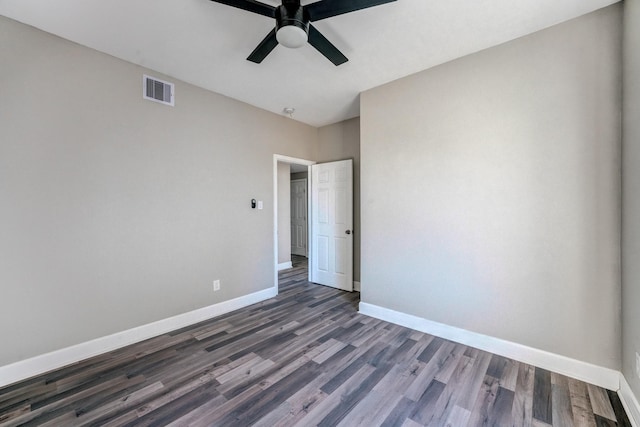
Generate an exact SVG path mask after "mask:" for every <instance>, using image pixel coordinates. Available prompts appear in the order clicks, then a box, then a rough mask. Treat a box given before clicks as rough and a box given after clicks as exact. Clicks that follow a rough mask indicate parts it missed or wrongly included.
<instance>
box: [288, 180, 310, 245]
mask: <svg viewBox="0 0 640 427" xmlns="http://www.w3.org/2000/svg"><path fill="white" fill-rule="evenodd" d="M291 253H292V254H293V255H302V256H307V180H306V179H294V180H292V181H291Z"/></svg>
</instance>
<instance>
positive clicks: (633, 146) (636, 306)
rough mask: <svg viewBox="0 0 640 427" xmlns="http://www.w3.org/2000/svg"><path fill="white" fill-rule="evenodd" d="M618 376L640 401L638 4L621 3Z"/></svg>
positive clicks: (639, 2)
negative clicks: (639, 367) (639, 363)
mask: <svg viewBox="0 0 640 427" xmlns="http://www.w3.org/2000/svg"><path fill="white" fill-rule="evenodd" d="M623 46H624V52H623V58H624V70H623V71H624V72H623V75H624V92H623V93H624V96H623V112H624V120H623V147H622V152H623V154H624V156H623V159H624V160H623V186H622V188H623V221H622V254H623V256H622V313H623V318H622V373H623V374H624V376H625V378H626V380H627V382H628V383H629V385H630V386H631V388H632V390H633V391H634V393H635V395H636V397H638V398H640V380H639V379H638V377H637V376H636V371H635V365H636V361H635V353H636V352H640V51H638V46H640V1H638V0H627V1H625V2H624V40H623Z"/></svg>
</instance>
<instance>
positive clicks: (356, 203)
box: [314, 118, 362, 282]
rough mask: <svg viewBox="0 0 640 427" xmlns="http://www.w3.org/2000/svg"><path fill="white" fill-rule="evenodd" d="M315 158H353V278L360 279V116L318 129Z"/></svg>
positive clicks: (323, 159) (326, 159)
mask: <svg viewBox="0 0 640 427" xmlns="http://www.w3.org/2000/svg"><path fill="white" fill-rule="evenodd" d="M314 159H315V160H316V161H317V162H319V163H323V162H332V161H337V160H346V159H353V227H354V235H353V280H354V281H357V282H359V281H360V236H362V232H361V229H360V118H355V119H350V120H345V121H343V122H340V123H336V124H333V125H329V126H324V127H321V128H319V129H318V144H317V145H316V150H315V157H314Z"/></svg>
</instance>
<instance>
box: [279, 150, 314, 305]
mask: <svg viewBox="0 0 640 427" xmlns="http://www.w3.org/2000/svg"><path fill="white" fill-rule="evenodd" d="M278 163H289V164H291V163H293V164H296V165H303V166H306V167H307V171H308V172H309V173H311V170H310V169H311V165H315V164H316V163H317V162H314V161H313V160H306V159H300V158H297V157H290V156H283V155H281V154H274V155H273V255H274V258H273V287H274V288H275V291H276V292H275V293H276V295H277V294H278ZM310 191H311V179H308V180H307V194H310V193H309V192H310ZM310 215H311V197H307V236H309V235H310V232H311V230H310V227H311V220H310V219H311V218H310ZM312 256H313V253H312V251H311V248H308V257H309V259H311V257H312ZM309 278H311V270H309Z"/></svg>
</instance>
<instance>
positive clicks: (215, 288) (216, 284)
mask: <svg viewBox="0 0 640 427" xmlns="http://www.w3.org/2000/svg"><path fill="white" fill-rule="evenodd" d="M219 290H220V280H214V281H213V292H216V291H219Z"/></svg>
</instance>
